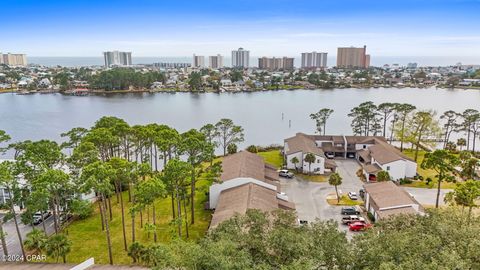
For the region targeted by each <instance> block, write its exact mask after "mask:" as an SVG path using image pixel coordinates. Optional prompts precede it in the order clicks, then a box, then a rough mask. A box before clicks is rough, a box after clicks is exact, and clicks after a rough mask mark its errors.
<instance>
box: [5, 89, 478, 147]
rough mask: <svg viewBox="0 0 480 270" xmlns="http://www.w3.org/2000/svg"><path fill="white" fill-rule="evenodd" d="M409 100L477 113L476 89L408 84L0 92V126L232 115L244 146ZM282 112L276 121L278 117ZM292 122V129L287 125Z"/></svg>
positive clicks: (50, 131)
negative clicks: (356, 110)
mask: <svg viewBox="0 0 480 270" xmlns="http://www.w3.org/2000/svg"><path fill="white" fill-rule="evenodd" d="M370 100H371V101H373V102H375V103H377V104H378V103H381V102H387V101H388V102H402V103H411V104H414V105H416V106H417V108H419V109H433V110H436V111H437V112H438V113H439V114H441V113H443V112H444V111H446V110H450V109H451V110H455V111H459V112H460V111H463V110H465V109H467V108H473V109H477V110H480V91H478V90H446V89H438V90H437V89H434V88H430V89H415V88H402V89H395V88H376V89H375V88H371V89H335V90H295V91H265V92H253V93H221V94H216V93H201V94H193V93H176V94H169V93H155V94H151V93H139V94H136V93H135V94H108V95H99V96H86V97H76V96H64V95H61V94H45V95H40V94H35V95H14V94H0V119H1V120H0V129H3V130H5V131H6V132H7V133H8V134H10V135H11V136H12V141H20V140H26V139H30V140H38V139H53V140H60V133H62V132H65V131H68V130H70V129H71V128H73V127H79V126H81V127H91V126H92V125H93V123H94V122H95V121H96V120H97V119H98V118H100V117H102V116H105V115H110V116H117V117H120V118H123V119H125V120H126V121H127V122H128V123H129V124H131V125H134V124H147V123H153V122H156V123H161V124H167V125H170V126H172V127H175V128H176V129H178V130H179V131H180V132H182V131H186V130H188V129H190V128H200V127H201V126H202V125H204V124H206V123H215V122H217V121H218V120H219V119H220V118H231V119H233V120H234V122H235V123H236V124H238V125H241V126H242V127H243V128H244V129H245V143H243V145H241V147H245V146H246V145H250V144H257V145H269V144H273V143H275V144H282V143H283V139H285V138H287V137H289V136H292V135H294V134H295V133H296V132H299V131H301V132H306V133H313V132H314V129H315V125H314V122H313V121H312V120H311V119H310V117H309V115H310V113H313V112H316V111H318V110H319V109H320V108H325V107H326V108H331V109H334V111H335V112H334V113H333V114H332V116H331V117H330V119H329V121H328V123H327V133H330V134H345V135H347V134H351V128H350V121H351V119H350V118H349V117H347V114H348V112H349V111H350V109H351V108H353V107H355V106H357V105H358V104H360V103H361V102H364V101H370ZM282 114H283V119H282ZM289 121H291V126H289Z"/></svg>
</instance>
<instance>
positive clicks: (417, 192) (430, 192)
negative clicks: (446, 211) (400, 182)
mask: <svg viewBox="0 0 480 270" xmlns="http://www.w3.org/2000/svg"><path fill="white" fill-rule="evenodd" d="M405 190H406V191H407V192H408V193H410V194H411V195H412V196H413V197H414V198H415V199H416V200H417V201H418V202H419V203H420V204H421V205H423V206H434V205H435V200H436V199H437V189H436V188H412V187H405ZM450 191H453V189H441V190H440V198H439V203H438V204H439V205H445V202H444V201H443V200H444V198H445V194H447V193H448V192H450Z"/></svg>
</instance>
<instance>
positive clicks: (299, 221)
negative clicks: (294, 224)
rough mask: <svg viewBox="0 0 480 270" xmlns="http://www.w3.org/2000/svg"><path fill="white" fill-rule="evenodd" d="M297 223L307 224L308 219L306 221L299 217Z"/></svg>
mask: <svg viewBox="0 0 480 270" xmlns="http://www.w3.org/2000/svg"><path fill="white" fill-rule="evenodd" d="M298 224H300V225H307V224H308V221H307V220H303V219H299V220H298Z"/></svg>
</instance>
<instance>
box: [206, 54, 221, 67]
mask: <svg viewBox="0 0 480 270" xmlns="http://www.w3.org/2000/svg"><path fill="white" fill-rule="evenodd" d="M208 66H209V67H210V68H222V67H223V56H221V55H220V54H217V55H214V56H209V57H208Z"/></svg>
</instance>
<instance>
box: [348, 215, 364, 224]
mask: <svg viewBox="0 0 480 270" xmlns="http://www.w3.org/2000/svg"><path fill="white" fill-rule="evenodd" d="M354 222H363V223H366V221H365V219H364V218H363V217H360V216H357V215H351V216H346V217H343V218H342V223H343V224H345V225H349V224H350V223H354Z"/></svg>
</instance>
